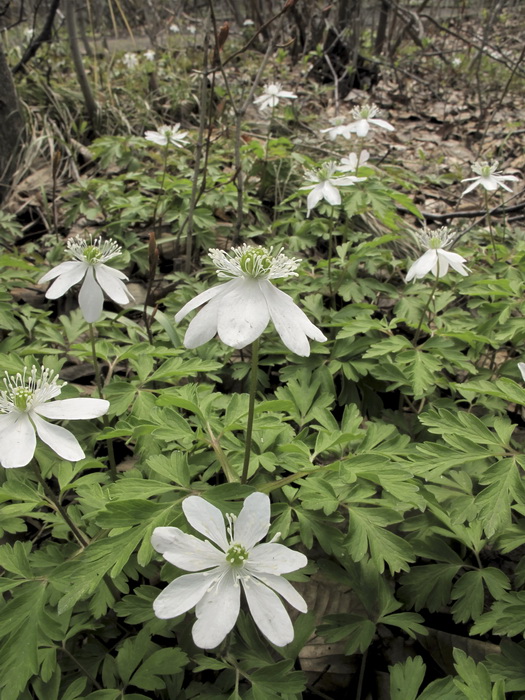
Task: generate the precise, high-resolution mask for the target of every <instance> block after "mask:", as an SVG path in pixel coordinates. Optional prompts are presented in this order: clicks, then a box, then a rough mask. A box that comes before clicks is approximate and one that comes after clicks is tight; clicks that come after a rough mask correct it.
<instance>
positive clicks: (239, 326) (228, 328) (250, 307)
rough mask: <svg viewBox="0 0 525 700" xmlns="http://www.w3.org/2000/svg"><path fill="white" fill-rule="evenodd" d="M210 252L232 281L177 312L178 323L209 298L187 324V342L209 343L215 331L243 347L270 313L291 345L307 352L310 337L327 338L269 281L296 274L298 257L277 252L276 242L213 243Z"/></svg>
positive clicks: (193, 344) (221, 273)
mask: <svg viewBox="0 0 525 700" xmlns="http://www.w3.org/2000/svg"><path fill="white" fill-rule="evenodd" d="M208 254H209V256H210V258H211V259H212V261H213V264H214V265H215V267H216V268H217V269H218V270H219V272H218V276H219V277H221V278H223V279H227V280H229V281H228V282H226V283H225V284H219V285H216V286H215V287H212V288H211V289H207V290H206V291H205V292H202V294H199V295H198V296H196V297H195V298H194V299H192V300H191V301H189V302H188V303H187V304H186V305H185V306H183V307H182V309H181V310H180V311H179V312H178V314H177V315H176V316H175V321H176V323H178V322H179V321H181V320H182V319H183V318H184V317H185V316H186V315H187V314H189V312H190V311H193V310H194V309H197V308H198V307H199V306H202V305H203V304H206V306H205V307H204V308H203V309H202V310H201V311H199V313H198V314H197V315H196V316H195V318H194V319H192V321H191V323H190V325H189V326H188V330H187V331H186V335H185V336H184V345H185V346H186V347H187V348H197V347H199V345H203V344H204V343H207V342H208V340H211V339H212V338H213V336H214V335H215V334H216V333H218V335H219V338H220V339H221V340H222V342H223V343H226V345H230V346H231V347H233V348H237V349H241V348H244V347H246V346H247V345H249V344H250V343H253V341H254V340H257V338H258V337H259V336H260V335H261V333H263V331H264V330H265V328H266V326H267V325H268V323H269V322H270V319H271V320H272V321H273V324H274V326H275V329H276V330H277V333H278V334H279V336H280V338H281V340H282V341H283V343H284V344H285V345H286V347H287V348H288V349H289V350H291V351H292V352H295V353H296V354H297V355H301V356H302V357H308V355H309V354H310V345H309V343H308V338H312V339H313V340H318V341H319V342H321V343H322V342H324V341H325V340H326V337H325V336H324V335H323V334H322V333H321V331H320V330H319V329H318V328H317V327H316V326H314V324H313V323H311V322H310V321H309V320H308V318H307V316H306V314H305V313H304V312H303V311H301V309H300V308H299V307H298V306H297V305H296V304H295V303H294V301H293V299H292V297H291V296H289V295H288V294H285V293H284V292H281V290H280V289H277V287H274V285H273V284H272V283H271V281H270V280H272V279H277V278H279V277H296V276H297V273H296V272H295V269H296V268H297V266H298V264H299V260H296V259H293V260H292V259H290V258H287V257H286V255H284V253H281V252H280V251H279V252H277V253H276V254H275V255H272V249H271V248H270V249H269V250H267V249H265V248H260V247H254V246H249V245H247V244H246V243H245V244H244V245H242V246H239V247H238V248H232V249H231V251H230V253H226V252H225V251H224V250H218V249H212V250H210V251H209V253H208ZM206 302H207V303H206Z"/></svg>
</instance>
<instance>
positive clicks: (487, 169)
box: [481, 165, 492, 177]
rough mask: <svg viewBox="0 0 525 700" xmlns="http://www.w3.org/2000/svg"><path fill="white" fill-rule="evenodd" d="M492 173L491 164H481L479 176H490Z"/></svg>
mask: <svg viewBox="0 0 525 700" xmlns="http://www.w3.org/2000/svg"><path fill="white" fill-rule="evenodd" d="M491 175H492V166H491V165H482V166H481V177H490V176H491Z"/></svg>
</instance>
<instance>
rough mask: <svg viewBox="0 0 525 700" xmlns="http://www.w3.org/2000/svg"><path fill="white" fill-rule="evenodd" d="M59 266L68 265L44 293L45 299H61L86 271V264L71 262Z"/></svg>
mask: <svg viewBox="0 0 525 700" xmlns="http://www.w3.org/2000/svg"><path fill="white" fill-rule="evenodd" d="M61 264H62V265H68V266H69V267H68V269H67V270H65V271H63V272H61V273H60V274H59V276H58V277H57V279H56V280H55V281H54V282H53V284H52V285H51V286H50V287H49V289H48V290H47V292H46V298H47V299H58V297H61V296H62V295H63V294H65V293H66V292H67V291H68V289H71V287H72V286H73V285H74V284H77V282H80V280H81V279H82V278H83V277H84V275H85V274H86V270H87V269H88V265H86V263H82V262H75V261H73V260H71V261H70V262H68V263H61ZM58 267H60V265H58ZM48 274H49V273H48ZM44 277H46V275H44ZM44 277H42V278H41V280H40V281H41V282H42V281H43V280H44Z"/></svg>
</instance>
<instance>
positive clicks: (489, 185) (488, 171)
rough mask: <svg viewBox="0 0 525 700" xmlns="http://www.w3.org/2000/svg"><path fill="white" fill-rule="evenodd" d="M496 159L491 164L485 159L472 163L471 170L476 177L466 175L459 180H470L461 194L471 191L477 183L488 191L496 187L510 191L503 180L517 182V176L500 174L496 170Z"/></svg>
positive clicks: (492, 190)
mask: <svg viewBox="0 0 525 700" xmlns="http://www.w3.org/2000/svg"><path fill="white" fill-rule="evenodd" d="M497 167H498V161H497V160H495V161H494V162H493V163H492V165H491V164H490V163H486V162H485V161H477V162H476V163H474V164H473V165H472V170H473V171H474V172H475V173H476V174H477V177H467V178H465V179H464V180H461V182H470V185H469V186H468V187H467V189H466V190H465V191H464V192H463V193H462V195H461V196H462V197H463V195H465V194H467V193H468V192H472V190H473V189H475V188H476V187H477V186H478V185H481V186H482V187H484V188H485V189H486V190H487V191H488V192H494V191H495V190H497V189H498V187H503V189H504V190H507V192H512V190H511V188H510V187H509V186H508V185H506V184H505V181H511V182H517V181H518V178H517V177H516V176H515V175H502V174H501V173H499V172H496V171H497Z"/></svg>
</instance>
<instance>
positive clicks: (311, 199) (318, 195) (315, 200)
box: [301, 184, 324, 217]
mask: <svg viewBox="0 0 525 700" xmlns="http://www.w3.org/2000/svg"><path fill="white" fill-rule="evenodd" d="M301 189H303V190H304V189H306V187H302V188H301ZM323 196H324V195H323V185H322V184H319V185H314V188H313V189H312V191H311V192H310V194H309V195H308V197H307V198H306V208H307V210H308V211H307V213H306V216H307V217H308V216H310V212H311V211H312V209H315V207H316V206H317V205H318V204H319V202H320V201H321V199H323Z"/></svg>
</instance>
